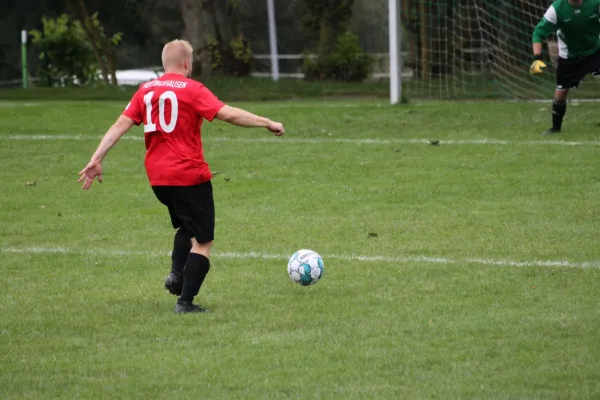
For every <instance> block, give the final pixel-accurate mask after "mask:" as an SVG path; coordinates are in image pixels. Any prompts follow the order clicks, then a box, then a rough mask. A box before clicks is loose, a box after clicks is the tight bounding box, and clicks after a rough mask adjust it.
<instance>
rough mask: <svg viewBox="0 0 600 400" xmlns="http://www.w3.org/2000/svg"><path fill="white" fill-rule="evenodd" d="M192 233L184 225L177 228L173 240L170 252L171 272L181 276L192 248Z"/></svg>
mask: <svg viewBox="0 0 600 400" xmlns="http://www.w3.org/2000/svg"><path fill="white" fill-rule="evenodd" d="M191 239H192V234H191V233H190V231H188V230H187V229H186V228H185V227H181V228H179V230H178V231H177V233H176V234H175V239H174V240H173V252H172V253H171V262H172V263H171V272H172V273H174V274H175V275H177V276H183V268H184V267H185V263H186V262H187V258H188V255H189V254H190V250H191V249H192V240H191Z"/></svg>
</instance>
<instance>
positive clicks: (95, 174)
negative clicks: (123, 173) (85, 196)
mask: <svg viewBox="0 0 600 400" xmlns="http://www.w3.org/2000/svg"><path fill="white" fill-rule="evenodd" d="M96 178H98V182H100V183H102V163H101V162H100V161H90V163H89V164H88V165H86V166H85V168H84V169H82V170H81V172H79V180H78V181H77V183H81V182H83V185H82V187H81V188H82V189H83V190H88V189H89V188H90V187H91V186H92V183H94V179H96Z"/></svg>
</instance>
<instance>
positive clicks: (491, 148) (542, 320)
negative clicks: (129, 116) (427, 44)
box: [0, 101, 600, 399]
mask: <svg viewBox="0 0 600 400" xmlns="http://www.w3.org/2000/svg"><path fill="white" fill-rule="evenodd" d="M239 105H241V106H243V107H247V108H248V109H250V110H251V111H254V112H257V113H261V114H266V115H267V116H269V117H271V118H272V119H276V120H281V121H282V122H284V123H285V124H286V127H287V130H288V133H287V134H286V136H285V137H283V138H281V139H278V138H274V137H271V136H269V135H268V134H267V133H265V132H262V131H258V130H243V129H239V128H233V127H229V126H227V125H225V124H223V123H220V122H215V123H213V124H206V125H205V128H204V129H205V131H204V138H205V149H206V150H205V151H206V157H207V159H208V161H209V162H210V163H211V165H212V169H213V171H215V172H220V173H221V174H219V175H217V176H216V178H215V180H214V189H215V197H216V205H217V232H216V236H217V239H216V244H215V253H214V257H213V261H212V262H213V268H212V270H211V272H210V274H209V275H208V277H207V281H206V283H205V286H204V288H203V290H202V292H201V295H200V298H199V300H200V302H201V303H202V304H203V305H204V306H206V307H208V308H210V309H212V310H213V312H212V313H211V314H207V315H184V316H181V315H175V314H174V313H173V307H174V298H173V297H172V296H169V295H167V293H166V292H165V291H164V289H163V287H162V283H163V279H164V277H165V276H166V274H167V273H168V270H169V268H170V264H169V260H170V259H169V255H168V252H169V250H170V244H171V241H172V234H173V231H172V229H171V227H170V225H169V220H168V216H167V214H166V210H165V209H164V208H162V206H160V204H159V203H158V202H157V201H156V200H155V199H154V198H153V194H152V192H151V189H150V188H149V186H148V183H147V181H146V176H145V172H144V169H143V162H142V160H143V155H144V145H143V142H142V141H141V140H140V138H141V135H142V133H141V131H140V129H136V130H135V131H134V132H131V133H130V134H128V136H126V137H125V138H124V140H122V142H121V143H119V144H118V146H117V147H116V148H115V149H114V150H113V152H112V153H110V154H109V156H108V158H107V159H106V161H105V177H104V178H105V182H104V184H102V185H98V184H96V185H95V186H94V187H93V188H92V191H90V192H83V191H81V190H80V189H79V186H78V185H77V184H76V183H75V181H76V179H77V172H78V171H79V170H80V169H81V168H82V167H83V166H84V165H85V164H86V162H87V161H88V159H89V157H90V156H91V153H92V152H93V150H94V149H95V147H96V145H97V143H98V141H99V138H100V137H101V135H102V134H103V133H104V130H105V129H106V128H107V127H108V126H109V125H110V124H111V123H112V122H113V120H114V119H115V118H116V117H117V115H118V114H119V113H120V112H121V110H122V108H123V106H124V104H123V103H115V102H85V101H80V102H72V103H69V102H53V103H45V102H31V101H29V102H28V103H19V102H4V103H0V121H1V123H0V145H1V146H0V180H1V182H2V187H3V191H2V195H1V196H0V227H1V229H0V272H1V276H2V278H1V279H2V291H1V292H0V313H1V315H2V318H1V319H0V350H1V351H0V398H2V399H73V398H85V399H167V398H169V399H173V398H180V399H188V398H202V399H213V398H214V399H234V398H235V399H237V398H246V399H259V398H261V399H262V398H273V399H274V398H298V399H305V398H322V399H366V398H370V399H383V398H386V399H392V398H393V399H400V398H403V399H598V398H600V339H599V334H600V239H599V238H598V230H599V228H600V157H599V155H600V154H599V153H600V127H597V126H596V123H597V122H600V115H599V114H598V105H596V104H591V103H585V104H581V105H577V106H570V107H569V111H568V116H567V120H566V121H565V132H564V134H563V135H562V136H557V137H551V138H547V137H542V136H540V135H539V132H540V131H542V130H543V129H545V128H547V127H548V122H549V105H548V104H532V103H503V102H491V101H490V102H462V103H444V102H425V103H418V102H417V103H412V104H410V105H406V106H402V107H388V106H386V105H385V104H379V103H377V102H375V101H330V102H327V103H324V102H280V103H241V104H239ZM430 140H439V141H440V142H439V144H438V145H431V144H429V141H430ZM300 248H310V249H313V250H315V251H317V252H319V253H320V254H321V255H322V256H323V259H324V261H325V276H324V278H323V279H322V280H321V281H320V282H319V283H318V284H317V285H315V286H311V287H308V288H306V287H300V286H298V285H295V284H293V283H292V282H291V281H290V280H289V278H288V277H287V275H286V268H285V267H286V260H287V257H288V256H289V255H291V254H292V253H293V252H294V251H295V250H297V249H300Z"/></svg>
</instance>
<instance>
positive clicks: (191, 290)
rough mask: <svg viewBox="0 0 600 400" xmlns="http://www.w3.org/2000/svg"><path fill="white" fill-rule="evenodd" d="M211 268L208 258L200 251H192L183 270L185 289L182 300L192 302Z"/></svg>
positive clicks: (182, 292)
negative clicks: (199, 252)
mask: <svg viewBox="0 0 600 400" xmlns="http://www.w3.org/2000/svg"><path fill="white" fill-rule="evenodd" d="M209 270H210V261H209V259H208V258H206V257H205V256H203V255H202V254H198V253H190V255H189V256H188V258H187V262H186V264H185V269H184V270H183V290H182V291H181V300H183V301H189V302H192V301H193V300H194V297H196V296H197V295H198V292H199V291H200V287H201V286H202V283H203V282H204V278H206V274H208V271H209Z"/></svg>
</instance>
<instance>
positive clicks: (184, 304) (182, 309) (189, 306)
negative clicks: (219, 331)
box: [175, 299, 209, 314]
mask: <svg viewBox="0 0 600 400" xmlns="http://www.w3.org/2000/svg"><path fill="white" fill-rule="evenodd" d="M208 311H209V310H207V309H206V308H202V307H200V306H198V305H196V304H194V303H192V302H191V301H185V300H181V299H179V300H177V304H175V312H176V313H177V314H185V313H204V312H208Z"/></svg>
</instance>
